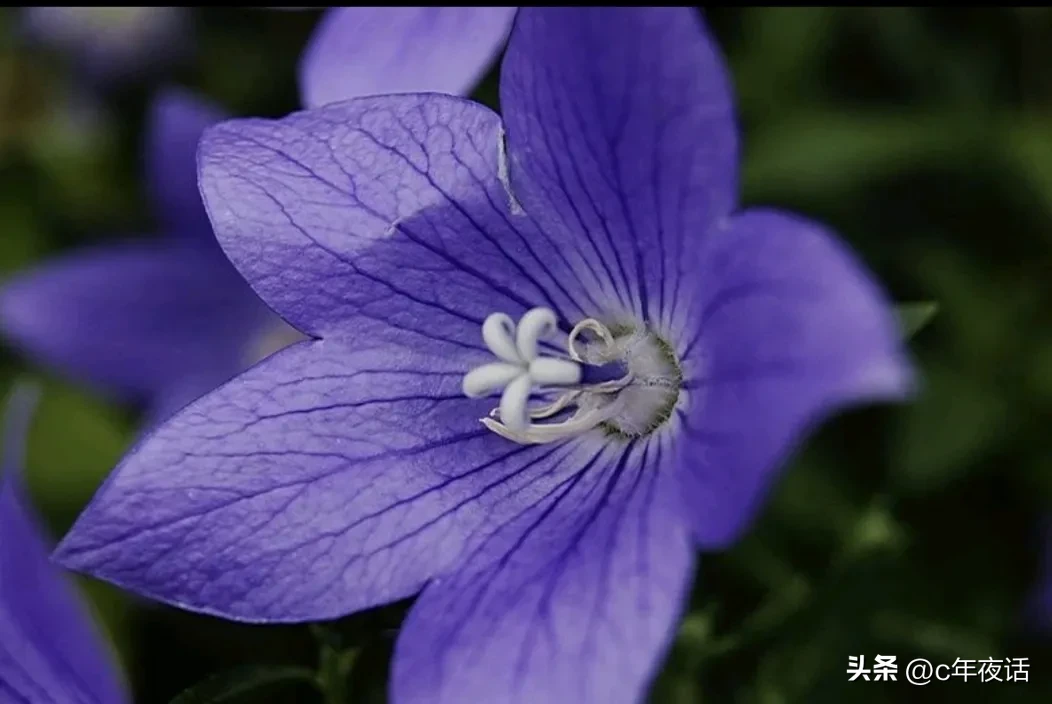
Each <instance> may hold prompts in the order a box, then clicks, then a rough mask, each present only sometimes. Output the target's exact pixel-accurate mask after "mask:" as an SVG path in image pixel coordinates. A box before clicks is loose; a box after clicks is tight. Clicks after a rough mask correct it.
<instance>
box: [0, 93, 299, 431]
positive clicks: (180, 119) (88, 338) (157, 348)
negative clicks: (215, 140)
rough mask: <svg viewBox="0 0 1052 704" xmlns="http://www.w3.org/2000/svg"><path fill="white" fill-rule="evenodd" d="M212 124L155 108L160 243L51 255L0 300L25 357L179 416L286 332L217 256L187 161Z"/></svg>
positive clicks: (200, 110)
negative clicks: (26, 355)
mask: <svg viewBox="0 0 1052 704" xmlns="http://www.w3.org/2000/svg"><path fill="white" fill-rule="evenodd" d="M221 118H222V115H221V114H220V113H219V112H218V110H216V109H215V108H213V107H211V106H209V105H206V104H205V103H203V102H201V101H199V100H197V99H195V98H193V97H192V96H190V95H189V94H186V93H183V92H181V91H168V92H165V93H163V94H161V95H160V96H159V97H158V98H157V100H156V101H155V102H154V105H153V108H152V110H151V113H150V116H149V122H150V126H149V128H148V138H147V144H146V153H147V164H146V166H147V178H148V186H149V191H150V194H151V196H152V199H153V202H154V204H155V209H156V211H157V213H158V215H159V216H160V220H161V223H162V229H163V232H162V237H160V238H151V239H143V238H140V239H128V240H125V241H120V242H118V243H110V244H105V245H98V246H95V247H92V248H88V249H86V250H83V251H79V252H75V253H72V254H69V255H66V256H64V257H60V258H58V259H55V260H53V261H50V262H48V263H46V264H45V265H43V266H42V267H41V268H39V269H37V270H35V271H30V272H27V273H25V274H22V275H20V276H17V277H16V278H15V279H14V280H12V281H10V282H8V283H7V284H6V286H5V287H4V289H3V290H2V291H0V328H2V329H3V331H4V333H5V335H7V336H8V337H9V338H10V339H11V340H13V341H14V342H15V343H16V344H18V345H19V346H20V347H22V348H24V349H25V350H26V351H27V352H29V353H30V354H31V355H32V356H33V357H34V358H36V359H39V360H40V361H42V362H43V363H45V364H47V365H49V366H52V367H54V368H57V369H60V370H62V371H63V372H65V373H67V374H68V375H70V376H73V377H74V378H77V379H78V380H83V381H85V382H88V383H91V384H93V385H95V386H97V387H98V388H100V389H102V390H106V391H112V392H116V393H117V394H119V395H121V396H124V397H128V398H132V399H136V400H142V401H145V402H148V403H149V405H150V415H151V416H152V419H153V420H155V421H156V420H160V419H162V418H164V417H166V416H167V415H169V414H170V413H172V412H174V411H176V410H178V409H179V408H182V407H183V406H184V405H186V404H187V403H188V402H190V401H192V400H194V399H195V398H197V397H198V396H200V395H201V394H203V393H205V392H206V391H210V390H211V389H213V388H215V386H216V385H218V384H220V383H222V382H224V381H226V380H227V379H229V378H230V377H231V376H233V375H235V374H236V373H237V372H239V371H241V370H243V369H245V368H247V367H248V366H249V365H251V364H252V363H254V362H255V361H258V359H259V358H260V357H262V356H265V355H266V354H267V353H269V352H273V351H274V349H277V348H278V347H279V346H280V343H281V341H282V340H283V338H290V339H289V341H291V337H292V335H294V334H295V332H294V331H291V329H289V328H288V327H287V326H286V325H285V324H284V323H282V322H281V320H280V319H279V318H278V317H277V316H275V315H274V314H273V313H272V312H270V311H269V309H267V307H266V306H265V305H263V303H262V302H261V301H260V300H259V299H258V297H256V295H255V294H253V293H252V291H251V290H250V289H249V288H248V287H247V286H246V285H245V283H244V281H243V279H241V277H240V276H239V275H238V274H237V272H236V271H235V270H234V268H233V267H231V266H230V263H229V261H228V260H227V259H226V257H224V255H223V253H222V251H221V250H220V249H219V247H217V246H216V244H215V240H214V238H213V235H212V229H211V226H210V225H209V223H208V218H207V216H206V215H205V212H204V208H203V207H202V205H201V198H200V195H199V193H198V190H197V182H196V178H195V175H194V174H195V170H196V168H195V166H194V154H195V151H196V148H197V141H198V139H199V138H200V135H201V132H202V130H204V128H205V127H206V126H207V125H209V124H211V123H213V122H216V121H218V120H219V119H221Z"/></svg>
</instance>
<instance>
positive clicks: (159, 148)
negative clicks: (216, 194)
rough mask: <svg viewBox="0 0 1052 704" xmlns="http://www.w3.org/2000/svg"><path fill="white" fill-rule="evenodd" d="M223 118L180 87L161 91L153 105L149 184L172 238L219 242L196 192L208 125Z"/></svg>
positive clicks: (148, 143) (149, 128) (149, 126)
mask: <svg viewBox="0 0 1052 704" xmlns="http://www.w3.org/2000/svg"><path fill="white" fill-rule="evenodd" d="M223 119H226V115H225V114H224V113H223V111H222V110H220V109H219V107H218V106H215V105H212V104H210V103H208V102H207V101H205V100H202V99H201V98H198V97H196V96H195V95H193V94H192V93H190V92H189V91H185V90H182V89H179V88H166V89H164V90H162V91H160V93H159V94H158V95H157V97H155V98H154V101H153V104H152V105H151V106H150V113H149V116H148V124H147V128H146V129H147V133H146V173H147V178H148V185H149V188H150V193H151V196H152V197H153V199H154V203H155V207H156V208H157V214H158V216H159V217H160V218H161V219H162V221H163V222H164V225H165V228H166V230H168V231H170V232H171V233H172V234H175V235H183V236H189V237H193V238H200V239H204V240H206V241H208V242H213V243H214V241H215V237H214V236H213V235H212V226H211V224H209V222H208V215H207V214H206V213H205V209H204V205H203V204H202V203H201V193H200V191H199V190H198V188H197V143H198V141H200V139H201V133H202V132H204V130H205V128H206V127H208V126H209V125H212V124H215V123H216V122H219V121H220V120H223Z"/></svg>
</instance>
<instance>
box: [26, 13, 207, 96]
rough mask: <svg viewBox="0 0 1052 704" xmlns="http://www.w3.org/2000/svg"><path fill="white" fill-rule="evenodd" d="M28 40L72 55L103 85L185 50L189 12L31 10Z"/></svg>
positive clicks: (161, 61)
mask: <svg viewBox="0 0 1052 704" xmlns="http://www.w3.org/2000/svg"><path fill="white" fill-rule="evenodd" d="M23 13H24V14H23V15H22V27H23V30H24V31H25V33H26V35H27V36H29V37H31V38H33V39H35V40H38V41H40V42H42V43H47V44H49V45H51V46H54V47H55V48H57V49H60V50H62V51H64V52H67V53H69V54H70V55H71V56H72V58H74V59H75V60H76V61H77V65H78V67H79V68H81V69H83V70H84V71H85V72H86V73H87V75H89V76H91V77H94V78H97V79H120V78H125V77H128V76H130V75H132V74H135V73H138V72H141V71H142V70H143V69H147V68H150V67H155V66H157V65H158V64H161V63H164V62H166V61H168V60H171V59H172V58H174V57H175V56H176V55H178V53H179V52H180V51H182V50H184V49H185V45H186V39H187V29H188V19H189V18H188V12H187V8H183V7H27V8H24V9H23Z"/></svg>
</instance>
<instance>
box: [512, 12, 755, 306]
mask: <svg viewBox="0 0 1052 704" xmlns="http://www.w3.org/2000/svg"><path fill="white" fill-rule="evenodd" d="M501 109H502V111H503V114H504V121H505V126H506V129H507V155H508V178H509V181H510V188H511V192H512V194H513V195H514V197H515V198H516V199H517V201H518V202H519V203H520V204H521V206H522V207H523V208H524V209H525V210H526V212H529V213H532V214H533V215H534V216H535V217H545V218H547V219H546V220H545V221H544V222H542V226H543V227H544V228H545V229H546V230H547V231H549V232H551V233H553V236H555V237H558V238H565V239H571V238H580V239H582V240H585V241H587V242H589V244H588V247H587V249H586V250H585V257H586V261H587V264H588V266H589V267H590V268H592V269H593V270H597V271H599V272H601V273H602V277H603V278H605V279H607V280H611V281H613V282H614V284H615V285H616V287H617V294H618V297H619V299H620V302H621V304H620V305H621V308H622V311H623V313H625V314H629V315H632V316H633V317H634V318H635V319H637V320H638V319H641V318H642V319H647V320H653V321H660V322H662V323H663V324H666V325H667V324H668V323H669V322H670V321H668V320H666V317H667V316H666V315H665V314H664V312H665V311H666V310H667V309H668V308H669V307H670V304H671V301H672V300H673V298H674V297H675V293H676V291H678V289H679V286H680V279H681V278H682V277H683V276H684V274H682V273H681V272H680V269H679V266H678V263H679V261H680V260H681V259H682V258H683V256H684V252H686V251H687V250H688V249H689V248H690V247H694V246H697V242H699V241H700V240H701V239H702V238H703V237H704V235H705V233H706V232H707V231H708V230H709V229H710V228H711V227H712V226H713V224H714V223H716V222H718V221H719V220H720V219H722V218H725V217H726V216H727V215H728V214H729V213H730V212H731V210H732V209H733V208H734V207H735V204H736V201H737V196H738V176H737V158H738V150H737V130H736V128H735V124H734V119H733V105H732V99H731V92H730V85H729V79H728V76H727V70H726V68H725V67H724V64H723V61H722V59H721V58H720V56H719V54H718V51H717V47H716V46H715V44H714V43H713V41H712V40H711V39H710V38H709V37H708V34H707V33H706V32H705V30H704V28H703V26H702V24H701V22H700V18H699V16H698V14H697V11H696V10H694V9H693V8H685V7H681V8H654V7H646V8H639V7H637V8H609V7H602V8H599V7H596V8H523V9H522V10H520V11H519V15H518V19H517V20H516V23H515V29H514V30H513V32H512V35H511V38H510V39H509V42H508V51H507V54H506V55H505V58H504V64H503V68H502V73H501ZM564 246H565V245H564Z"/></svg>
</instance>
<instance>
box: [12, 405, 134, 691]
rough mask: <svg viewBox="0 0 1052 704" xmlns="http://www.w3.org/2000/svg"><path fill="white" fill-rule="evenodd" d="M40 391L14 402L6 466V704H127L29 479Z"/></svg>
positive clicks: (114, 671) (103, 644)
mask: <svg viewBox="0 0 1052 704" xmlns="http://www.w3.org/2000/svg"><path fill="white" fill-rule="evenodd" d="M33 395H34V392H33V391H32V390H31V389H30V388H29V387H21V388H20V389H19V390H18V391H16V393H15V394H14V395H13V396H12V398H11V400H10V402H9V403H8V410H7V419H6V424H5V425H6V427H5V432H4V437H3V452H4V454H3V460H2V462H0V702H4V703H5V704H52V703H54V704H66V703H67V702H78V703H82V704H120V703H121V702H126V701H128V697H127V696H126V694H125V692H124V690H123V686H122V684H121V682H120V678H119V676H118V674H117V672H116V670H115V669H114V667H113V666H112V664H111V663H110V662H109V661H108V657H107V645H106V643H105V641H104V640H103V639H102V638H101V637H100V635H99V633H98V632H97V631H96V630H95V627H94V624H93V623H92V622H91V619H90V617H89V615H88V612H87V611H86V609H85V608H84V605H83V604H82V603H81V602H80V600H79V598H78V595H77V594H76V592H75V591H74V589H73V587H72V585H70V584H68V583H67V582H66V580H65V577H64V576H63V575H62V574H61V572H60V570H59V568H58V567H56V566H55V565H54V564H52V563H51V561H50V560H49V552H50V547H49V546H48V544H47V541H46V539H45V537H44V533H43V531H42V530H41V528H40V526H39V524H38V522H37V519H36V516H35V515H33V512H32V510H31V508H30V505H29V502H28V500H27V497H26V492H25V489H24V487H23V480H22V457H21V455H22V447H23V444H24V441H25V435H26V429H27V426H28V424H29V420H30V415H31V412H32V405H33Z"/></svg>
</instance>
